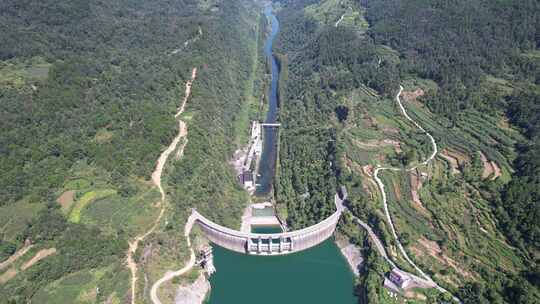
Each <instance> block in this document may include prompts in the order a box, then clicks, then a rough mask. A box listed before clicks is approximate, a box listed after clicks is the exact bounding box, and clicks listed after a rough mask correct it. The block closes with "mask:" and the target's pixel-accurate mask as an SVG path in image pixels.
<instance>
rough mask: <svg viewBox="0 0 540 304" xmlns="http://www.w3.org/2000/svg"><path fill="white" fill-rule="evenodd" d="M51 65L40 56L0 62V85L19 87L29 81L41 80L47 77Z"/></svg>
mask: <svg viewBox="0 0 540 304" xmlns="http://www.w3.org/2000/svg"><path fill="white" fill-rule="evenodd" d="M51 66H52V65H51V64H50V63H47V62H45V60H44V59H43V58H41V57H34V58H32V59H30V60H27V61H14V60H13V61H3V62H0V85H3V86H13V87H16V88H20V87H22V86H24V85H26V84H27V83H29V82H30V83H33V82H36V81H39V80H43V79H45V78H47V75H48V74H49V69H50V67H51Z"/></svg>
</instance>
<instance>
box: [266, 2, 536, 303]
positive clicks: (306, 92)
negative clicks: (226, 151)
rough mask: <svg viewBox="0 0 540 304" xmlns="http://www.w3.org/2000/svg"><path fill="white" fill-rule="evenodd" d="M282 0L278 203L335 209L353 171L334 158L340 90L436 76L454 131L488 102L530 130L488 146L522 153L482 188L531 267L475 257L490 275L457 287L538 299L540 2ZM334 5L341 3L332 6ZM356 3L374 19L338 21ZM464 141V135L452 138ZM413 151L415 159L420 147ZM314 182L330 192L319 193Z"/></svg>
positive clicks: (441, 111)
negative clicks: (508, 268)
mask: <svg viewBox="0 0 540 304" xmlns="http://www.w3.org/2000/svg"><path fill="white" fill-rule="evenodd" d="M281 4H282V5H283V8H282V9H281V10H280V11H279V19H280V21H281V34H280V37H279V41H278V44H277V48H276V50H277V52H278V53H281V54H282V55H281V57H282V58H284V59H283V61H284V62H287V63H288V66H287V68H288V71H287V77H288V79H287V85H286V87H281V88H280V92H281V95H280V96H281V97H282V101H281V104H282V109H281V117H280V118H281V120H282V124H283V125H284V128H283V130H282V133H281V150H280V176H279V179H278V180H277V182H276V194H277V199H278V203H283V204H286V205H287V207H288V215H289V219H292V220H291V222H293V223H304V226H305V225H307V224H309V223H313V222H315V221H316V219H317V218H319V219H320V218H322V216H324V215H326V214H328V211H326V210H328V209H329V208H330V205H331V200H332V198H331V196H330V195H331V194H332V193H335V191H336V190H337V189H338V188H339V185H340V183H342V182H344V181H345V179H347V180H350V177H345V175H344V174H343V172H342V171H343V170H344V169H343V167H340V166H334V163H333V162H334V161H337V162H338V163H339V161H340V160H341V157H342V156H343V154H342V151H343V149H344V146H346V144H347V143H345V142H342V140H343V138H342V137H341V136H340V134H341V133H343V131H342V130H343V128H345V129H346V128H347V126H346V125H345V126H344V125H343V122H344V121H346V120H347V118H346V117H347V115H348V114H349V113H350V112H351V111H350V109H349V108H348V107H347V105H344V104H343V99H346V98H349V97H343V93H341V92H350V91H351V90H355V89H358V88H359V87H360V88H362V90H364V91H365V89H364V88H365V87H367V88H369V89H373V90H374V91H375V92H376V93H378V94H380V96H387V97H393V96H394V94H395V93H396V92H397V90H398V87H399V85H400V84H401V83H402V82H403V80H410V79H421V80H422V81H424V80H429V81H432V82H433V83H435V85H434V86H432V87H435V89H432V90H427V91H426V92H425V93H426V94H425V95H424V96H422V97H421V98H419V99H420V100H421V101H422V103H423V104H425V105H427V108H428V109H429V111H431V112H432V113H434V114H435V115H438V116H437V117H439V118H440V119H439V120H440V121H441V124H442V125H445V123H444V122H446V121H448V122H449V123H447V124H446V125H447V126H446V127H447V128H449V131H451V132H453V130H454V129H457V128H458V127H459V126H458V125H459V124H460V123H461V122H462V121H463V120H464V119H466V118H464V117H465V116H466V115H469V113H482V114H484V113H485V114H486V115H490V116H493V117H500V116H506V117H507V118H508V119H509V121H510V122H511V123H513V124H514V125H515V126H518V127H519V128H520V131H522V134H523V135H525V136H526V138H525V139H523V140H522V141H521V142H519V143H518V144H517V145H516V146H515V148H514V147H511V146H510V147H502V146H494V147H485V149H492V150H491V151H492V152H493V153H491V154H493V155H495V154H498V155H505V157H508V158H509V159H510V160H512V159H514V158H515V156H514V155H515V154H514V152H512V151H514V149H515V151H516V152H517V158H516V159H515V161H514V163H513V164H512V167H513V169H514V170H515V171H514V172H513V174H512V176H511V181H510V182H509V183H491V184H489V185H483V186H481V188H482V190H481V191H482V193H483V194H482V195H483V197H486V198H487V199H488V200H489V202H490V203H491V206H490V207H491V208H492V212H493V213H494V214H496V217H497V225H498V227H499V229H501V230H502V231H503V232H504V233H505V234H506V236H507V237H508V239H509V240H510V241H511V242H512V243H513V244H514V245H516V246H517V247H519V248H520V250H521V253H522V254H523V255H524V260H525V261H526V262H525V263H527V265H530V267H528V271H525V272H524V273H520V274H518V275H516V274H509V273H504V271H501V272H496V273H492V274H490V273H489V272H488V271H485V270H483V269H478V271H479V272H480V274H481V276H482V277H483V278H484V279H485V282H489V283H488V284H467V285H466V286H462V288H461V289H460V290H459V296H460V297H462V299H463V300H464V301H465V302H466V303H502V302H506V303H534V302H535V301H536V300H537V299H538V298H537V297H538V293H537V291H535V290H536V289H535V287H533V286H536V287H538V282H539V279H538V277H539V276H538V267H537V266H535V265H537V263H538V259H537V256H538V250H539V249H540V247H539V235H540V234H539V233H540V226H539V225H538V220H537V219H538V216H539V215H540V195H539V193H538V189H540V183H539V182H540V181H539V179H538V175H539V173H540V163H539V161H538V159H539V158H538V155H539V154H538V153H539V152H540V149H539V147H540V142H539V140H540V134H539V133H538V131H539V129H540V128H539V126H538V124H539V123H540V117H539V116H538V113H539V111H538V107H539V105H540V100H539V99H538V96H539V94H538V93H539V92H540V89H539V87H538V85H539V84H540V83H539V81H540V73H539V71H540V60H539V58H540V56H539V52H538V50H537V48H538V46H539V45H540V40H539V37H540V34H539V30H540V2H539V1H536V0H524V1H488V0H474V1H470V0H467V1H465V0H460V1H439V0H427V1H425V0H421V1H404V0H360V1H308V0H306V1H281ZM332 5H333V6H332ZM328 7H334V8H336V11H338V12H340V13H335V12H331V11H325V9H327V8H328ZM350 10H353V11H360V12H364V13H365V18H366V20H367V22H368V23H369V28H367V29H362V28H359V27H357V26H356V27H354V26H341V25H340V26H339V27H338V23H337V22H336V20H338V19H339V17H340V15H341V16H345V15H346V14H347V12H348V11H349V12H350ZM314 11H315V13H313V12H314ZM342 14H343V15H342ZM332 18H333V19H332ZM345 94H347V93H345ZM351 95H352V94H351V93H349V95H346V96H351ZM315 126H316V127H315ZM428 129H431V126H429V127H428ZM451 132H449V133H450V134H451ZM445 136H449V135H448V134H437V136H436V137H437V140H442V141H443V142H444V141H445V139H444V137H445ZM450 136H451V135H450ZM459 141H461V142H463V141H466V139H459V138H453V139H449V140H447V142H450V143H456V142H459ZM307 145H310V147H309V148H308V147H306V146H307ZM476 149H479V148H476ZM482 149H484V147H482ZM408 152H411V151H408ZM410 154H411V153H410ZM411 155H412V156H411V157H409V159H414V158H415V156H414V153H412V154H411ZM405 156H407V155H405ZM405 158H407V157H405ZM478 161H479V160H477V162H478ZM407 162H408V161H407V160H405V162H404V163H405V164H406V163H407ZM315 172H316V174H314V173H315ZM332 174H333V175H334V176H335V177H336V180H333V178H332V179H330V180H331V182H327V183H322V182H321V181H320V176H329V175H332ZM466 178H467V179H469V177H466ZM327 180H328V179H327ZM315 187H318V189H319V190H320V191H319V192H322V193H326V194H327V195H326V196H321V195H320V194H319V195H312V193H314V189H315ZM354 200H356V201H357V202H356V203H358V204H359V206H365V205H366V204H365V203H362V201H365V200H366V198H365V197H359V198H356V199H354ZM353 203H354V204H356V203H355V202H353ZM354 204H353V206H352V207H353V210H356V211H357V212H358V214H364V215H366V216H367V217H368V219H369V220H370V222H371V224H373V225H374V226H376V227H377V226H378V225H379V223H380V219H379V217H378V216H374V215H376V214H375V213H376V212H373V210H366V209H362V208H356V207H355V206H356V205H354ZM310 206H311V207H310ZM313 206H316V207H313ZM355 208H356V209H355ZM353 212H355V211H353ZM358 214H357V215H358ZM498 271H500V270H498Z"/></svg>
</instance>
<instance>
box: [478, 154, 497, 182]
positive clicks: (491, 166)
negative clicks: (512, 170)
mask: <svg viewBox="0 0 540 304" xmlns="http://www.w3.org/2000/svg"><path fill="white" fill-rule="evenodd" d="M480 159H481V160H482V164H483V165H484V171H483V172H482V178H484V179H485V178H488V177H489V176H491V175H492V177H491V180H495V179H496V178H497V177H499V176H501V174H502V173H501V168H500V167H499V166H498V165H497V164H496V163H495V162H494V161H492V160H488V158H487V157H486V155H485V154H484V153H482V151H480Z"/></svg>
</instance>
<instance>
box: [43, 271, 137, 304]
mask: <svg viewBox="0 0 540 304" xmlns="http://www.w3.org/2000/svg"><path fill="white" fill-rule="evenodd" d="M126 274H127V273H126V272H125V271H124V270H122V267H121V265H116V264H112V265H110V266H108V267H104V268H99V269H92V270H83V271H80V272H77V273H74V274H72V275H69V276H67V277H64V278H62V279H60V280H58V281H55V282H53V283H51V284H49V285H47V286H45V287H44V288H42V289H40V290H39V291H38V292H37V293H36V295H35V296H34V297H33V298H32V302H35V303H102V302H104V301H105V300H106V299H107V298H109V297H111V299H116V301H117V302H116V303H120V298H123V295H124V294H125V292H126V291H127V286H124V285H126V284H125V282H128V281H129V280H127V277H126V278H124V276H125V275H126ZM111 280H115V282H111ZM122 282H124V283H122ZM98 289H99V293H98ZM112 303H114V300H113V302H112Z"/></svg>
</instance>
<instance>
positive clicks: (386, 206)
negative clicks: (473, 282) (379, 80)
mask: <svg viewBox="0 0 540 304" xmlns="http://www.w3.org/2000/svg"><path fill="white" fill-rule="evenodd" d="M402 92H403V87H402V86H400V87H399V92H398V94H397V95H396V102H397V103H398V105H399V108H400V109H401V113H402V114H403V116H405V118H407V120H409V121H410V122H412V123H413V124H414V125H415V126H416V127H417V128H418V129H420V130H421V131H422V132H424V134H425V135H426V136H427V137H429V139H430V140H431V144H432V146H433V153H432V154H431V155H430V156H429V157H428V158H427V159H426V160H425V161H424V162H422V163H420V164H417V165H415V166H413V167H411V168H409V169H400V168H392V167H377V169H375V172H374V173H373V178H374V179H375V181H376V182H377V185H378V186H379V191H380V192H381V196H382V199H383V205H384V213H385V215H386V219H387V220H388V223H389V224H390V230H391V231H392V236H393V237H394V240H395V241H396V244H397V246H398V248H399V251H400V252H401V254H402V255H403V257H404V258H405V260H406V261H407V262H408V263H409V264H410V265H411V266H412V267H413V268H414V269H415V270H416V271H417V272H418V273H419V274H420V275H421V276H422V277H423V278H424V279H426V280H428V281H429V282H432V283H433V284H434V285H435V288H437V289H438V290H439V291H441V292H447V293H450V292H449V291H448V290H446V289H444V288H443V287H441V286H439V285H438V284H437V283H436V282H435V281H433V279H432V278H431V277H430V276H429V275H427V274H426V273H425V272H424V271H422V269H420V267H418V266H417V265H416V264H415V263H414V262H413V261H412V260H411V259H410V258H409V255H408V254H407V252H406V251H405V248H403V245H402V244H401V242H400V241H399V237H398V235H397V233H396V228H395V226H394V222H393V221H392V217H391V216H390V211H389V210H388V200H387V198H386V191H385V190H384V184H383V182H382V180H381V179H380V178H379V172H381V171H384V170H389V171H412V170H415V169H416V168H418V167H419V166H421V165H427V164H428V163H429V162H431V161H432V160H433V159H434V158H435V156H436V155H437V153H438V149H437V143H436V142H435V139H434V138H433V136H431V134H430V133H429V132H427V131H426V130H425V129H424V128H422V126H420V124H418V123H417V122H416V121H414V120H413V119H412V118H411V117H410V116H409V114H407V111H406V110H405V107H404V106H403V104H402V103H401V100H400V98H399V96H400V95H401V93H402ZM452 297H453V299H454V301H456V302H458V303H461V301H460V300H459V299H458V298H456V297H455V296H452Z"/></svg>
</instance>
